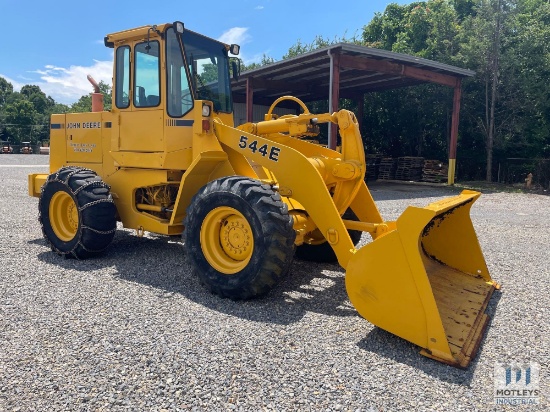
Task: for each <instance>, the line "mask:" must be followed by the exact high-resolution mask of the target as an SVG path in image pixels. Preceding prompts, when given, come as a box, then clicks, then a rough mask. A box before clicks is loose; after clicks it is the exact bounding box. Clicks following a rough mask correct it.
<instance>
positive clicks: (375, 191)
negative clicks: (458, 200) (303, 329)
mask: <svg viewBox="0 0 550 412" xmlns="http://www.w3.org/2000/svg"><path fill="white" fill-rule="evenodd" d="M367 186H368V188H369V190H370V191H371V193H372V197H373V198H374V201H375V202H379V201H384V200H399V199H419V198H424V197H439V196H441V197H446V196H455V195H457V194H459V193H460V192H462V188H457V187H451V186H446V185H431V184H426V183H418V182H394V181H391V182H385V181H381V180H378V181H376V182H368V183H367Z"/></svg>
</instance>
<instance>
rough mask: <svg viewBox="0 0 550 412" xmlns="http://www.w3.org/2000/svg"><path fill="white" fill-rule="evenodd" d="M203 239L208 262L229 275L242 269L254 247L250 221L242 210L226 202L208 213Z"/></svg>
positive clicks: (201, 233)
mask: <svg viewBox="0 0 550 412" xmlns="http://www.w3.org/2000/svg"><path fill="white" fill-rule="evenodd" d="M200 241H201V249H202V253H203V254H204V257H205V258H206V260H207V261H208V263H210V265H211V266H212V267H213V268H214V269H216V270H217V271H218V272H221V273H223V274H226V275H232V274H235V273H237V272H240V271H241V270H243V269H244V268H245V267H246V266H247V265H248V263H249V262H250V258H251V257H252V253H253V251H254V236H253V233H252V228H251V227H250V224H249V223H248V221H247V220H246V218H245V217H244V216H243V214H242V213H241V212H239V211H238V210H236V209H233V208H232V207H227V206H221V207H217V208H216V209H213V210H211V211H210V212H209V213H208V214H207V215H206V217H205V218H204V220H203V222H202V226H201V232H200Z"/></svg>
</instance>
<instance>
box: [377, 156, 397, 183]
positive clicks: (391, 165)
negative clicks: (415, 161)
mask: <svg viewBox="0 0 550 412" xmlns="http://www.w3.org/2000/svg"><path fill="white" fill-rule="evenodd" d="M396 170H397V159H394V158H392V157H384V158H383V159H382V160H380V166H379V167H378V179H382V180H393V179H395V171H396Z"/></svg>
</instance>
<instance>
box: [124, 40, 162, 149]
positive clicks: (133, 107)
mask: <svg viewBox="0 0 550 412" xmlns="http://www.w3.org/2000/svg"><path fill="white" fill-rule="evenodd" d="M119 50H120V52H121V55H122V57H123V58H122V59H121V65H128V66H127V67H128V68H126V67H124V66H121V67H120V69H121V70H120V72H119V70H118V69H119V67H117V84H118V80H121V81H122V88H123V89H124V88H127V89H128V91H127V92H125V93H124V92H123V93H120V94H119V93H117V96H116V99H117V101H116V104H117V107H118V108H121V109H127V110H121V111H120V118H119V137H118V150H119V151H126V152H146V153H151V152H163V151H164V124H163V120H164V111H163V109H162V105H161V100H162V96H161V93H162V89H161V87H160V85H161V64H160V62H161V56H160V53H161V50H160V44H159V42H158V41H156V40H150V41H146V42H141V43H136V44H135V45H134V48H133V53H132V57H131V58H129V57H130V53H131V51H130V48H129V47H127V48H126V49H122V48H120V47H119V49H117V55H118V52H119ZM117 57H118V56H117ZM124 57H125V58H124ZM117 62H118V59H117ZM129 62H131V63H132V64H131V65H132V67H133V78H132V81H131V82H130V78H131V76H130V70H129ZM117 64H118V63H117ZM119 75H120V79H118V76H119ZM130 85H131V86H130ZM130 87H131V88H132V89H131V92H130ZM118 100H120V101H118ZM130 100H131V101H130ZM119 103H120V105H119Z"/></svg>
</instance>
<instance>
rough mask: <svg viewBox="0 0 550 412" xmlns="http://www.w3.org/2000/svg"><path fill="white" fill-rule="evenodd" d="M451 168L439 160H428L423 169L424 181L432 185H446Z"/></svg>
mask: <svg viewBox="0 0 550 412" xmlns="http://www.w3.org/2000/svg"><path fill="white" fill-rule="evenodd" d="M448 172H449V166H448V165H447V164H445V163H443V162H441V161H439V160H426V161H425V162H424V168H423V169H422V181H423V182H430V183H445V182H447V176H448Z"/></svg>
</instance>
